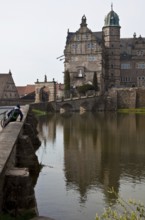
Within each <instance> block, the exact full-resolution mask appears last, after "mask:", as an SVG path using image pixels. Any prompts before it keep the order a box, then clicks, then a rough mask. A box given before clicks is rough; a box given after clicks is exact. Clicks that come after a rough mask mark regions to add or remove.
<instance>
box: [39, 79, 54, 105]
mask: <svg viewBox="0 0 145 220" xmlns="http://www.w3.org/2000/svg"><path fill="white" fill-rule="evenodd" d="M55 100H56V82H55V81H54V80H53V81H52V82H47V80H46V79H45V81H44V82H39V81H38V80H37V82H36V83H35V102H36V103H38V102H48V101H49V102H50V101H55Z"/></svg>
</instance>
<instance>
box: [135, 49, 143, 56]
mask: <svg viewBox="0 0 145 220" xmlns="http://www.w3.org/2000/svg"><path fill="white" fill-rule="evenodd" d="M136 54H137V56H143V55H144V51H143V50H137V52H136Z"/></svg>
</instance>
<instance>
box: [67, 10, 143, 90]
mask: <svg viewBox="0 0 145 220" xmlns="http://www.w3.org/2000/svg"><path fill="white" fill-rule="evenodd" d="M120 28H121V27H120V24H119V16H118V15H117V14H116V13H115V12H114V10H113V7H112V8H111V11H110V12H109V13H108V15H107V16H106V17H105V23H104V27H103V28H102V31H99V32H92V31H91V30H90V29H89V28H88V27H87V23H86V17H85V16H83V17H82V21H81V24H80V28H79V29H78V30H77V31H76V32H69V31H68V33H67V39H66V45H65V49H64V60H65V62H64V72H66V71H69V73H70V81H71V87H72V88H75V87H77V86H80V85H83V84H92V83H93V75H94V73H95V72H96V75H97V82H98V86H99V90H100V91H101V92H104V91H107V90H108V89H110V88H112V87H116V88H120V87H123V88H125V87H144V86H145V38H143V37H141V36H139V37H137V36H136V34H135V33H134V35H133V37H132V38H121V37H120Z"/></svg>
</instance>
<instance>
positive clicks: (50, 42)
mask: <svg viewBox="0 0 145 220" xmlns="http://www.w3.org/2000/svg"><path fill="white" fill-rule="evenodd" d="M111 3H113V10H114V11H115V12H116V13H117V14H118V15H119V18H120V26H121V37H125V38H126V37H132V36H133V33H134V32H136V34H137V37H139V35H141V36H143V37H145V24H144V22H145V0H138V1H137V0H112V1H111V0H0V73H8V72H9V69H10V70H11V72H12V76H13V79H14V81H15V84H16V86H24V85H27V84H34V83H35V82H36V80H37V79H39V81H43V80H44V75H47V80H48V81H52V79H53V78H54V79H55V80H56V81H57V82H58V83H59V82H61V83H62V82H63V70H64V67H63V66H64V64H63V61H59V60H58V59H56V58H57V57H59V56H61V55H63V51H64V47H65V43H66V36H67V30H68V29H69V31H70V32H75V31H77V30H78V29H79V27H80V23H81V18H82V16H83V15H86V18H87V24H88V28H89V29H91V30H92V31H101V30H102V27H103V25H104V18H105V16H106V15H107V14H108V13H109V12H110V10H111Z"/></svg>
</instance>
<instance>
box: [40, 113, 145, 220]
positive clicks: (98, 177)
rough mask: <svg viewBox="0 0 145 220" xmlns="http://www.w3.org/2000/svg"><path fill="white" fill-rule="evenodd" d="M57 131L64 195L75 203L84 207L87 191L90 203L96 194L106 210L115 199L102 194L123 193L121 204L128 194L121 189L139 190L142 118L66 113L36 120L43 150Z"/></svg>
mask: <svg viewBox="0 0 145 220" xmlns="http://www.w3.org/2000/svg"><path fill="white" fill-rule="evenodd" d="M58 128H62V131H63V142H62V143H59V144H60V145H63V154H64V155H63V157H64V161H63V171H64V175H65V184H66V191H70V190H72V189H73V190H75V191H76V192H77V193H79V195H80V200H79V203H81V204H84V203H86V202H88V200H89V199H88V196H89V193H90V192H91V191H93V192H94V193H95V194H96V198H95V200H96V201H97V193H98V190H99V191H101V193H102V194H103V197H104V201H105V204H110V202H111V203H115V198H112V196H111V195H110V194H108V193H107V189H108V188H111V187H114V189H115V191H116V192H120V191H121V189H122V191H123V190H124V194H125V195H126V197H127V198H129V197H130V193H131V192H132V191H131V189H130V190H128V189H127V190H126V188H127V187H126V188H124V186H125V185H126V184H129V185H131V184H132V183H133V184H134V187H135V188H137V186H138V184H140V189H141V190H142V189H144V188H143V187H144V186H143V185H144V183H145V150H144V146H145V135H144V132H145V116H144V115H134V114H131V115H127V114H126V115H124V114H117V113H96V114H92V113H84V114H82V115H80V114H78V113H72V114H71V113H70V114H67V115H59V114H52V115H48V116H47V117H46V116H43V117H40V118H39V134H40V138H41V140H42V142H43V145H44V146H45V147H46V148H47V147H48V145H50V142H51V143H55V142H57V138H58V135H59V134H57V129H58ZM56 160H57V158H56ZM127 191H128V192H127ZM139 195H140V194H139V192H137V191H136V194H134V196H135V197H136V198H137V199H139V198H138V196H139ZM91 202H94V201H91V200H90V203H91ZM88 206H89V205H88ZM102 210H103V207H102ZM82 219H83V218H82Z"/></svg>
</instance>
